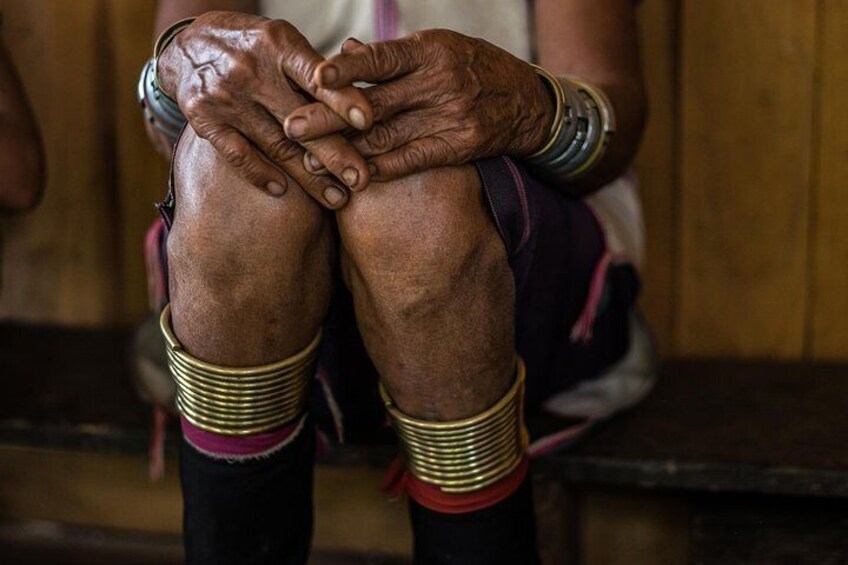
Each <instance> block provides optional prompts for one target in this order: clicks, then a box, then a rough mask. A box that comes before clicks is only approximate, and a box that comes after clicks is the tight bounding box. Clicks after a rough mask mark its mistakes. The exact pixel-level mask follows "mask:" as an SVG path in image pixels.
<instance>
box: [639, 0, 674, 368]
mask: <svg viewBox="0 0 848 565" xmlns="http://www.w3.org/2000/svg"><path fill="white" fill-rule="evenodd" d="M676 5H677V0H645V1H644V2H642V4H641V6H640V7H639V24H640V25H639V27H640V32H641V34H640V39H641V45H642V68H643V69H644V73H645V83H646V85H647V89H648V98H649V101H650V108H651V112H650V121H649V122H648V127H647V129H646V131H645V138H644V140H643V142H642V147H641V149H640V151H639V154H638V156H637V158H636V169H637V170H638V172H639V180H640V193H641V196H642V203H643V205H644V213H645V228H646V233H647V242H646V248H647V249H646V251H647V253H646V256H647V263H646V269H645V277H644V287H643V293H642V298H641V305H642V308H644V310H645V314H646V315H647V317H648V319H649V320H650V323H651V329H652V330H653V331H654V333H655V334H656V336H657V340H658V342H659V346H660V351H661V352H663V353H670V352H672V351H673V343H672V331H671V330H672V313H673V308H674V304H673V298H674V291H673V287H674V280H673V273H674V267H673V265H674V240H675V238H674V217H675V210H674V205H675V201H676V196H675V194H676V187H675V179H674V171H675V168H674V135H675V123H676V117H677V116H676V113H677V107H676V105H677V101H676V99H675V80H676V69H675V67H676V61H677V56H676V44H675V43H676V24H677V22H676V21H675V18H676V11H677V9H676Z"/></svg>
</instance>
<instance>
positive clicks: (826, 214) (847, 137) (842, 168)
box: [810, 0, 848, 360]
mask: <svg viewBox="0 0 848 565" xmlns="http://www.w3.org/2000/svg"><path fill="white" fill-rule="evenodd" d="M822 6H823V9H824V13H823V17H822V20H821V23H822V30H821V33H822V39H821V57H822V58H821V98H820V100H821V111H820V113H819V119H820V122H819V133H820V137H819V140H818V143H817V147H818V149H819V151H818V160H817V162H816V163H815V166H816V167H817V170H816V175H814V178H816V179H818V186H816V187H813V190H814V194H815V197H816V198H815V202H814V203H813V206H814V207H815V208H814V210H815V215H814V217H815V219H816V221H815V225H814V229H813V232H812V233H813V235H814V237H815V240H814V253H815V255H814V257H815V259H814V267H813V275H814V279H813V282H812V284H813V288H812V298H813V304H812V308H813V312H812V332H811V336H810V337H811V349H812V351H811V353H812V355H813V356H814V357H815V358H816V359H832V360H845V359H848V96H846V93H848V0H823V4H822Z"/></svg>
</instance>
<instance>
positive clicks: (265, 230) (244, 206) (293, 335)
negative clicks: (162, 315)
mask: <svg viewBox="0 0 848 565" xmlns="http://www.w3.org/2000/svg"><path fill="white" fill-rule="evenodd" d="M174 184H175V190H176V212H175V218H174V225H173V228H172V230H171V233H170V234H169V237H168V261H169V271H170V291H171V301H172V304H173V316H174V327H175V330H176V331H177V334H178V336H179V337H180V338H181V339H187V340H188V341H189V342H191V343H186V344H185V345H186V346H187V347H190V346H194V347H193V348H194V349H195V354H197V355H201V354H202V351H207V350H208V355H207V358H208V357H209V356H210V355H211V356H212V357H215V356H218V355H222V356H223V357H225V358H226V360H227V361H229V362H233V356H234V355H235V356H238V354H237V352H236V351H235V350H236V349H239V350H241V349H243V347H242V345H243V343H244V342H249V343H250V344H251V346H250V347H249V348H248V349H250V350H251V351H252V352H253V353H249V354H248V357H250V360H249V361H248V360H244V362H264V361H268V360H273V359H274V358H279V355H280V351H279V349H280V348H281V347H282V348H283V349H288V348H289V345H291V346H292V347H295V346H296V345H297V343H299V342H301V341H304V342H305V340H308V339H309V338H310V337H311V335H314V332H315V331H317V327H318V326H319V325H320V322H321V319H322V318H323V315H324V312H325V311H326V307H327V303H328V301H329V292H330V273H331V269H332V261H333V239H332V235H331V230H330V229H329V225H328V220H327V219H326V217H325V216H324V214H323V213H322V211H321V210H320V209H319V208H318V207H317V206H316V205H315V204H314V203H313V202H312V201H311V199H310V198H309V197H308V196H306V195H305V194H304V193H303V192H302V191H301V190H298V189H297V188H296V187H294V188H293V189H290V190H289V191H288V192H287V193H286V195H285V196H283V197H280V198H276V197H272V196H270V195H268V194H266V193H264V192H262V191H259V190H257V189H256V188H254V187H252V186H250V185H248V184H247V183H246V182H244V181H243V180H241V179H240V178H239V177H238V176H237V175H236V174H235V173H234V172H233V171H232V170H231V169H230V168H229V167H228V166H227V165H226V163H225V162H224V161H223V160H222V159H220V158H219V157H218V155H217V153H216V152H215V151H214V149H213V148H212V147H211V146H210V145H209V144H208V143H207V142H206V141H204V140H202V139H200V138H198V137H197V136H196V135H194V133H193V132H192V131H191V130H188V131H186V133H185V134H184V136H183V138H182V139H181V141H180V144H179V146H178V149H177V153H176V156H175V160H174ZM200 327H204V328H210V331H208V332H203V331H194V329H196V328H200ZM302 328H307V329H302ZM181 329H182V330H185V331H180V330H181ZM304 332H305V334H310V333H311V335H304V336H299V335H298V334H299V333H304ZM180 334H183V335H180ZM195 335H196V337H195ZM233 335H236V336H238V337H237V338H236V340H235V341H236V342H242V343H231V342H232V341H233V339H232V336H233ZM300 345H305V343H301V344H300ZM197 350H202V351H197ZM227 352H229V353H227ZM265 357H269V358H270V359H265ZM254 358H257V359H258V358H262V359H259V360H257V359H254ZM208 360H209V361H213V362H214V361H215V359H212V358H209V359H208Z"/></svg>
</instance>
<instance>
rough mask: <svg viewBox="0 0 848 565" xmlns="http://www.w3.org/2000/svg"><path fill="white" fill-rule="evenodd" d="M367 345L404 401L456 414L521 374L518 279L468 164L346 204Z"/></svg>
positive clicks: (348, 269) (347, 255) (345, 229)
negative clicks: (516, 367)
mask: <svg viewBox="0 0 848 565" xmlns="http://www.w3.org/2000/svg"><path fill="white" fill-rule="evenodd" d="M337 217H338V221H339V230H340V233H341V237H342V246H343V258H342V261H343V267H344V273H345V278H346V281H347V283H348V285H349V286H350V288H351V290H352V293H353V296H354V302H355V307H356V315H357V322H358V324H359V327H360V329H361V331H362V335H363V338H364V340H365V344H366V347H367V348H368V353H369V355H370V356H371V358H372V359H373V361H374V363H375V365H376V367H377V370H378V371H379V373H380V375H381V377H382V379H383V380H384V382H385V383H386V385H387V387H388V388H389V390H390V392H391V394H392V396H393V397H394V399H395V401H396V402H397V404H398V406H399V407H400V408H401V409H402V410H404V411H405V412H406V413H408V414H410V415H412V416H416V417H420V418H425V419H430V420H452V419H458V418H462V417H465V416H469V415H471V414H475V413H478V412H480V411H482V410H484V409H485V408H488V407H489V406H491V405H492V404H494V403H495V402H496V401H497V400H498V399H499V398H500V397H501V396H503V394H504V393H505V392H506V390H507V389H508V388H509V386H510V384H512V379H513V371H512V369H513V362H514V358H515V345H514V302H515V289H514V285H513V280H512V274H511V272H510V269H509V265H508V263H507V257H506V251H505V249H504V245H503V242H502V241H501V239H500V236H499V235H498V233H497V231H496V230H495V227H494V224H493V223H492V221H491V219H490V218H489V216H488V212H487V211H486V209H485V204H484V202H483V196H482V192H481V187H480V181H479V178H478V176H477V173H476V171H475V170H474V169H473V168H472V167H470V166H466V167H460V168H451V169H438V170H434V171H430V172H427V173H424V174H419V175H415V176H411V177H407V178H405V179H401V180H398V181H394V182H391V183H385V184H374V185H372V186H370V187H369V188H368V189H367V190H365V191H364V192H363V193H361V194H359V195H357V196H356V197H355V198H353V199H352V200H351V202H350V204H349V205H348V206H347V207H346V208H345V209H344V210H342V211H341V212H339V213H338V215H337Z"/></svg>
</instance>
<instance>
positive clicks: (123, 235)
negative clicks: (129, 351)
mask: <svg viewBox="0 0 848 565" xmlns="http://www.w3.org/2000/svg"><path fill="white" fill-rule="evenodd" d="M155 8H156V3H155V2H109V3H108V10H109V30H110V44H111V45H112V49H113V55H112V57H113V60H112V63H113V72H112V77H113V88H114V93H115V95H114V96H113V101H114V102H113V103H114V112H115V114H114V116H115V122H114V128H115V147H114V155H115V169H116V171H115V172H116V175H115V183H116V185H115V191H116V208H117V209H116V214H117V217H119V218H120V220H121V222H120V224H119V225H118V226H117V233H116V238H117V239H118V241H119V242H120V264H118V265H115V267H116V269H117V271H118V276H119V277H120V279H121V281H122V285H121V304H122V318H123V319H124V320H127V321H136V320H138V319H139V317H140V316H141V315H142V314H143V313H144V312H146V311H147V308H148V305H147V278H146V274H145V269H144V261H143V253H142V251H143V250H142V247H143V242H144V233H145V231H146V230H147V228H148V227H149V226H150V223H151V221H152V220H153V219H154V218H155V217H156V216H157V213H156V211H155V209H154V207H153V203H154V202H156V201H159V200H162V199H163V198H164V196H165V192H166V190H167V180H168V164H167V162H166V161H165V160H164V159H163V158H162V157H161V156H160V155H159V154H158V153H156V151H155V150H154V149H153V145H152V144H151V143H150V141H149V140H148V139H147V135H146V134H145V132H144V127H143V121H142V117H141V112H140V111H139V106H138V102H137V101H136V99H135V88H136V83H137V82H138V73H139V70H140V69H141V67H142V65H143V64H144V62H145V61H146V60H147V58H148V57H150V53H151V50H152V48H153V39H152V30H153V18H154V15H155Z"/></svg>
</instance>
